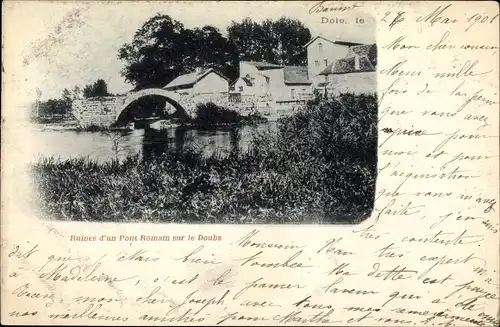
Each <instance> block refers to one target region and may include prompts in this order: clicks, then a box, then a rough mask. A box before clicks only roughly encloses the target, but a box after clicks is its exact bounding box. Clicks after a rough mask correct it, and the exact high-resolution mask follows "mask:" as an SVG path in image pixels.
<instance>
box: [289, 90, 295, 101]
mask: <svg viewBox="0 0 500 327" xmlns="http://www.w3.org/2000/svg"><path fill="white" fill-rule="evenodd" d="M290 91H291V92H292V99H295V89H291V90H290Z"/></svg>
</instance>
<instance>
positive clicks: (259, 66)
mask: <svg viewBox="0 0 500 327" xmlns="http://www.w3.org/2000/svg"><path fill="white" fill-rule="evenodd" d="M242 62H244V63H247V64H249V65H252V66H255V67H256V68H257V69H259V70H260V69H277V68H283V66H282V65H276V64H273V63H270V62H266V61H242Z"/></svg>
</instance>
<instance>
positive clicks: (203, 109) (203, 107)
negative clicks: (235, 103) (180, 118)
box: [193, 102, 242, 126]
mask: <svg viewBox="0 0 500 327" xmlns="http://www.w3.org/2000/svg"><path fill="white" fill-rule="evenodd" d="M241 120H242V117H241V115H240V114H238V113H237V112H236V111H234V110H229V109H225V108H223V107H220V106H218V105H216V104H215V103H213V102H209V103H206V104H198V105H197V106H196V117H195V118H194V119H193V123H195V124H199V125H201V126H215V125H218V124H234V123H239V122H241Z"/></svg>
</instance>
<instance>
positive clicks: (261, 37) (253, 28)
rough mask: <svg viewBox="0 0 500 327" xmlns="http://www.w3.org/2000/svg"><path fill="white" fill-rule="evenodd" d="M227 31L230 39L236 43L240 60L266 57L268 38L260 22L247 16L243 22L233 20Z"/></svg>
mask: <svg viewBox="0 0 500 327" xmlns="http://www.w3.org/2000/svg"><path fill="white" fill-rule="evenodd" d="M227 31H228V37H229V41H230V42H231V43H232V44H233V45H234V47H235V50H236V51H237V52H238V57H239V59H240V60H253V61H261V60H264V59H265V52H266V47H267V44H266V43H267V41H268V40H267V37H266V35H265V33H264V30H263V29H262V26H261V25H260V24H258V23H256V22H254V21H252V20H251V19H250V18H245V19H243V21H242V22H241V23H238V22H235V21H232V22H231V24H230V25H229V27H228V29H227Z"/></svg>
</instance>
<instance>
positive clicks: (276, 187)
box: [25, 8, 378, 224]
mask: <svg viewBox="0 0 500 327" xmlns="http://www.w3.org/2000/svg"><path fill="white" fill-rule="evenodd" d="M85 15H86V14H85V10H81V9H77V10H75V11H74V12H72V14H71V15H70V16H68V17H67V18H66V19H65V20H63V22H62V23H61V24H62V26H60V29H61V30H64V29H65V28H68V26H69V27H71V28H74V27H75V25H78V24H79V22H82V21H85ZM188 15H189V12H181V13H172V12H170V11H169V10H168V8H167V9H166V10H151V11H150V12H147V13H144V14H142V15H137V16H134V17H121V18H120V19H121V20H127V23H126V25H127V28H126V29H120V28H119V24H118V23H117V24H118V25H116V31H115V30H114V29H113V30H111V31H106V33H99V32H98V31H94V32H92V33H83V32H82V33H81V35H77V36H74V39H72V41H73V42H66V43H65V42H62V43H60V44H58V46H59V47H60V48H62V49H67V48H69V49H71V51H68V53H70V54H69V55H67V56H66V57H64V58H65V61H64V63H63V64H61V63H59V66H58V67H61V65H62V67H64V65H68V67H69V66H71V67H79V68H73V71H75V72H76V73H74V74H71V73H69V70H68V72H65V73H64V74H58V75H57V79H56V80H54V81H49V82H45V83H40V84H39V85H37V86H36V92H35V93H34V97H35V98H34V99H33V101H31V102H30V103H29V104H28V105H26V108H25V109H26V110H28V111H29V124H30V130H31V131H30V133H31V135H33V137H34V138H36V139H37V140H39V141H40V142H39V143H40V144H41V145H39V146H37V147H36V149H34V151H33V152H34V154H33V156H32V161H31V162H30V165H31V176H32V183H33V189H34V193H35V194H36V196H34V197H33V199H32V201H33V206H34V208H36V211H37V215H38V216H39V217H43V218H44V219H50V220H63V221H91V222H94V221H100V222H127V221H134V222H158V223H216V224H246V223H254V224H255V223H258V224H261V223H264V224H267V223H271V224H297V223H319V224H353V223H359V222H361V221H363V220H364V219H366V218H368V217H369V216H370V214H371V213H372V210H373V205H374V200H375V185H376V177H377V122H378V118H377V111H378V102H377V94H376V90H377V80H376V69H377V44H376V40H375V38H374V35H375V34H376V33H375V25H374V23H372V22H371V23H370V22H369V21H368V20H367V23H365V24H367V25H370V24H372V26H371V29H370V26H368V28H365V29H363V31H366V33H365V34H366V35H353V33H346V31H349V30H350V29H351V30H352V29H353V25H355V24H356V23H360V22H359V19H358V18H356V22H355V21H354V20H351V22H350V23H349V24H347V23H345V22H344V23H343V24H342V23H340V22H339V21H331V19H330V20H327V21H325V22H322V23H323V24H316V26H317V25H321V26H320V27H321V29H318V28H314V29H310V26H307V24H306V23H304V22H303V21H301V20H300V19H297V18H295V17H293V15H287V14H286V13H282V15H277V16H272V17H264V18H263V16H262V15H259V16H255V17H252V15H251V14H249V15H248V16H242V18H241V19H240V18H238V19H236V18H234V17H227V19H221V18H219V19H218V20H217V22H216V24H211V23H210V22H207V23H204V22H203V21H200V20H198V21H196V22H193V21H192V20H190V19H188ZM361 22H363V19H361ZM122 24H124V23H123V22H122ZM332 24H335V26H332ZM358 34H361V33H358ZM113 35H115V36H113ZM56 36H57V29H56ZM72 55H74V57H71V56H72ZM61 60H62V59H61ZM26 61H27V62H26V64H30V63H29V62H28V61H29V56H28V57H27V59H26ZM39 66H40V67H41V68H40V67H39V68H37V69H38V72H39V74H40V75H41V76H45V75H47V76H48V77H47V79H50V76H51V69H53V67H52V63H50V62H48V63H46V64H44V65H39ZM68 69H69V68H68ZM59 70H64V68H59ZM69 75H71V76H69ZM117 81H118V82H117Z"/></svg>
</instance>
